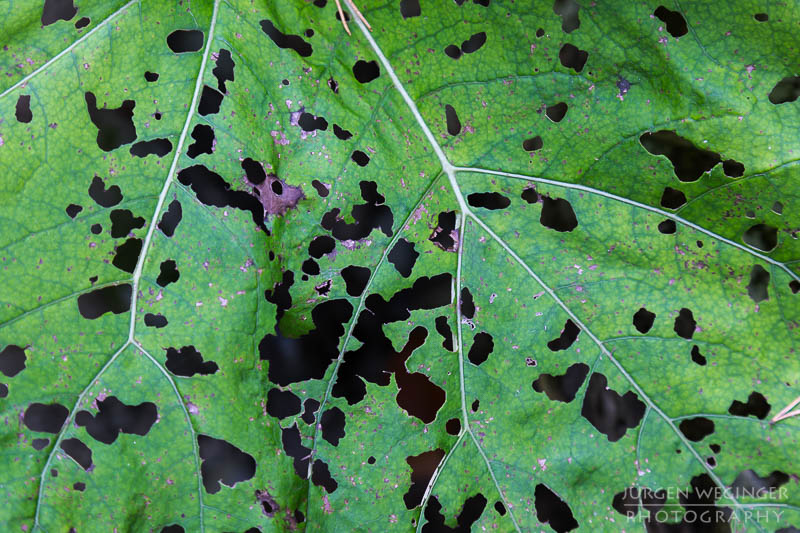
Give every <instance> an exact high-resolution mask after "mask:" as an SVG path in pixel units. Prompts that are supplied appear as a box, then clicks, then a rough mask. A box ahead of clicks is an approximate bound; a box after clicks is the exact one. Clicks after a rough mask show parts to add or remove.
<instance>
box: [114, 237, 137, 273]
mask: <svg viewBox="0 0 800 533" xmlns="http://www.w3.org/2000/svg"><path fill="white" fill-rule="evenodd" d="M141 251H142V239H137V238H133V237H132V238H130V239H128V240H126V241H125V242H123V243H122V244H121V245H119V246H117V248H116V253H115V255H114V259H113V260H112V261H111V264H112V265H114V266H115V267H117V268H118V269H120V270H122V271H123V272H127V273H129V274H133V271H134V270H135V269H136V262H137V261H138V260H139V253H140V252H141Z"/></svg>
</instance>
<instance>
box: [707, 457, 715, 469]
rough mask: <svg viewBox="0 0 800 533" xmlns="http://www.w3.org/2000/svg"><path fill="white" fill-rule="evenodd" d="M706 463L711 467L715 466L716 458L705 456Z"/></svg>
mask: <svg viewBox="0 0 800 533" xmlns="http://www.w3.org/2000/svg"><path fill="white" fill-rule="evenodd" d="M706 464H707V465H708V466H710V467H711V468H714V467H715V466H717V460H716V459H715V458H713V457H706Z"/></svg>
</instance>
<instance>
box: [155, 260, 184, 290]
mask: <svg viewBox="0 0 800 533" xmlns="http://www.w3.org/2000/svg"><path fill="white" fill-rule="evenodd" d="M159 269H160V272H159V274H158V278H156V283H158V284H159V285H161V286H162V287H166V286H167V285H169V284H170V283H175V282H176V281H178V279H179V278H180V277H181V274H180V272H178V266H177V264H176V263H175V261H174V260H173V259H167V260H166V261H162V263H161V265H160V267H159Z"/></svg>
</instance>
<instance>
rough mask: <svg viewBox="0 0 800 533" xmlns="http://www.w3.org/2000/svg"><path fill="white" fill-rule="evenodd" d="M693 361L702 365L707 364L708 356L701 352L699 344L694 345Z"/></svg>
mask: <svg viewBox="0 0 800 533" xmlns="http://www.w3.org/2000/svg"><path fill="white" fill-rule="evenodd" d="M692 362H693V363H696V364H698V365H700V366H706V363H707V360H706V357H705V356H704V355H703V354H701V353H700V348H698V347H697V345H694V346H692Z"/></svg>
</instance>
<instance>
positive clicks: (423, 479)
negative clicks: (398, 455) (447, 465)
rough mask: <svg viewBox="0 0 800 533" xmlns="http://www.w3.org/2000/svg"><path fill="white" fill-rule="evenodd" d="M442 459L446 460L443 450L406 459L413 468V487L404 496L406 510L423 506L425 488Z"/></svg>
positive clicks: (439, 449)
mask: <svg viewBox="0 0 800 533" xmlns="http://www.w3.org/2000/svg"><path fill="white" fill-rule="evenodd" d="M442 459H444V450H442V449H441V448H438V449H436V450H432V451H429V452H423V453H421V454H419V455H411V456H409V457H406V462H407V463H408V465H409V466H410V467H411V486H410V487H409V488H408V492H406V493H405V494H404V495H403V501H404V502H405V504H406V509H414V508H415V507H419V506H420V504H422V497H423V495H424V493H425V488H426V487H427V486H428V483H429V482H430V480H431V478H432V477H433V473H434V472H435V471H436V467H437V466H439V463H440V462H441V461H442Z"/></svg>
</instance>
